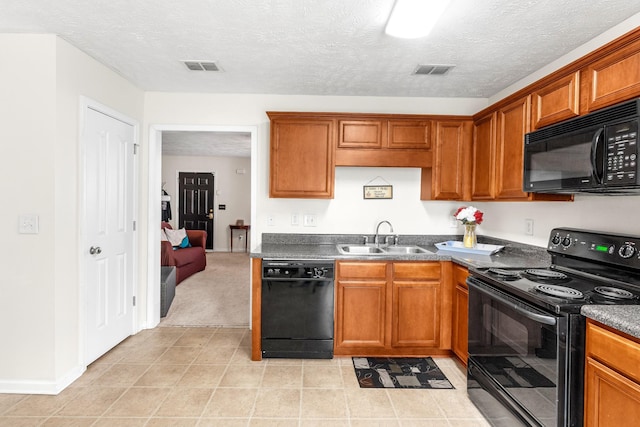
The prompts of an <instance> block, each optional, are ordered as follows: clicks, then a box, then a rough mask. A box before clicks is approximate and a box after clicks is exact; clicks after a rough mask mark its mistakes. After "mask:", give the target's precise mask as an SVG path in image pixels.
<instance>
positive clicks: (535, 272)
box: [524, 269, 568, 280]
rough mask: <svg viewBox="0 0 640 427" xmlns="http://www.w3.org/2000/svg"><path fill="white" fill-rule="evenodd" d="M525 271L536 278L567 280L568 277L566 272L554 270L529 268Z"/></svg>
mask: <svg viewBox="0 0 640 427" xmlns="http://www.w3.org/2000/svg"><path fill="white" fill-rule="evenodd" d="M524 272H525V273H527V274H528V275H530V276H532V277H534V278H536V279H543V280H566V279H567V278H568V276H567V275H566V274H564V273H560V272H559V271H552V270H542V269H528V270H525V271H524Z"/></svg>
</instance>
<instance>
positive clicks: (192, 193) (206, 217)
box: [178, 172, 214, 249]
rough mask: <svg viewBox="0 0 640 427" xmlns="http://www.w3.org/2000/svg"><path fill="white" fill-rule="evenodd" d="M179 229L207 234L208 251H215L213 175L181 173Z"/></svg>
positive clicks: (179, 176)
mask: <svg viewBox="0 0 640 427" xmlns="http://www.w3.org/2000/svg"><path fill="white" fill-rule="evenodd" d="M178 180H179V185H178V190H179V191H180V203H179V208H178V227H179V228H186V229H188V230H205V231H206V232H207V249H213V191H214V186H213V182H214V177H213V174H212V173H197V172H179V173H178Z"/></svg>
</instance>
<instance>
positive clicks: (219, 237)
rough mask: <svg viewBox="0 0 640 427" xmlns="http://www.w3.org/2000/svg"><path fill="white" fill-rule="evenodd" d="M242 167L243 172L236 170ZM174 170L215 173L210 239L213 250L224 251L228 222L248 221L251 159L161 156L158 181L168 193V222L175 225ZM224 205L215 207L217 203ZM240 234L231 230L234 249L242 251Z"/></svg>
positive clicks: (176, 191)
mask: <svg viewBox="0 0 640 427" xmlns="http://www.w3.org/2000/svg"><path fill="white" fill-rule="evenodd" d="M237 169H244V170H245V171H246V172H245V173H244V174H238V173H236V170H237ZM178 172H212V173H213V174H214V176H215V179H214V185H215V191H214V196H213V207H214V220H213V222H214V235H213V236H214V240H213V250H214V251H222V252H227V251H229V249H230V240H229V233H230V229H229V224H235V223H236V220H237V219H243V220H244V222H245V224H249V223H250V220H251V159H250V158H248V157H195V156H162V181H163V182H164V183H166V185H165V187H164V188H165V190H166V191H167V193H169V194H170V195H171V210H172V219H171V221H170V223H171V225H172V226H173V227H174V228H176V224H177V221H178V197H179V193H178V180H177V178H178ZM221 204H222V205H226V209H225V210H219V209H218V206H219V205H221ZM240 236H242V238H244V233H238V232H236V233H234V242H233V250H234V252H236V251H238V250H240V249H242V250H244V244H245V242H244V241H240V239H239V237H240Z"/></svg>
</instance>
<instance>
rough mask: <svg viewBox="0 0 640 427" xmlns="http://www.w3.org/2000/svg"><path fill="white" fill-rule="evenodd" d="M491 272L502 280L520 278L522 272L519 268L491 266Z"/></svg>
mask: <svg viewBox="0 0 640 427" xmlns="http://www.w3.org/2000/svg"><path fill="white" fill-rule="evenodd" d="M487 271H488V272H489V273H491V274H493V275H495V276H497V277H499V278H500V279H502V280H518V279H519V278H520V274H519V273H518V271H517V270H505V269H503V268H490V269H489V270H487Z"/></svg>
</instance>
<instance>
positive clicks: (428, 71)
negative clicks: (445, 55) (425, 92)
mask: <svg viewBox="0 0 640 427" xmlns="http://www.w3.org/2000/svg"><path fill="white" fill-rule="evenodd" d="M453 67H455V65H418V67H417V68H416V70H415V71H414V72H413V74H420V75H430V76H443V75H445V74H447V73H448V72H449V71H450V70H451V69H452V68H453Z"/></svg>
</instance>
